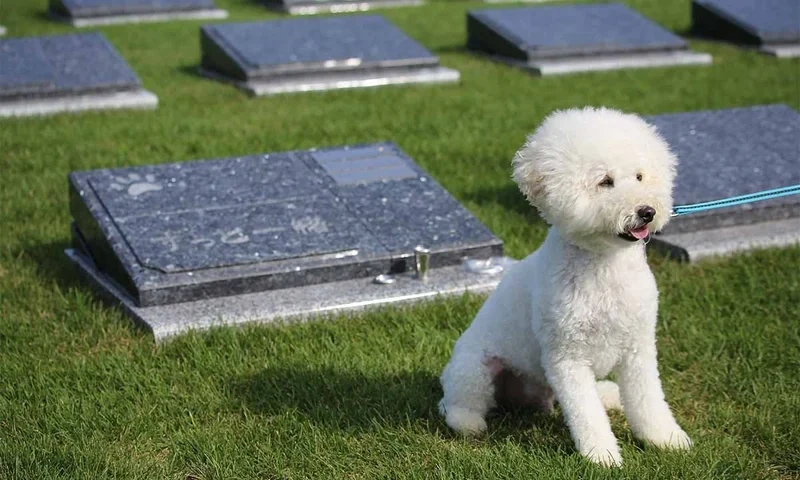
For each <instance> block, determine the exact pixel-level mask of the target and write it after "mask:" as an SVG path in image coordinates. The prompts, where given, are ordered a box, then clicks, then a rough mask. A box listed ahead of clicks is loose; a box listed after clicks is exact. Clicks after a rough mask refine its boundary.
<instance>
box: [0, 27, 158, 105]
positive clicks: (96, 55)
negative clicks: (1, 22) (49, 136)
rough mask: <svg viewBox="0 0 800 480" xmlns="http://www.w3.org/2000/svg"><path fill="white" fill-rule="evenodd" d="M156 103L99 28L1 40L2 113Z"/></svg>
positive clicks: (155, 99)
mask: <svg viewBox="0 0 800 480" xmlns="http://www.w3.org/2000/svg"><path fill="white" fill-rule="evenodd" d="M157 104H158V99H157V98H156V96H155V95H153V94H152V93H150V92H148V91H146V90H144V89H143V88H142V84H141V81H140V80H139V78H138V77H137V76H136V74H135V73H134V72H133V70H131V68H130V67H129V66H128V64H127V63H125V60H123V59H122V57H120V55H119V54H118V53H117V51H116V50H115V49H114V47H113V46H112V45H111V44H110V43H109V42H108V41H107V40H106V39H105V37H103V36H102V35H101V34H99V33H87V34H77V35H76V34H73V35H54V36H45V37H26V38H9V39H5V40H0V117H7V116H25V115H42V114H51V113H57V112H65V111H78V110H96V109H109V108H155V107H156V106H157Z"/></svg>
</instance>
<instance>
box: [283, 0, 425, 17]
mask: <svg viewBox="0 0 800 480" xmlns="http://www.w3.org/2000/svg"><path fill="white" fill-rule="evenodd" d="M424 3H425V2H424V0H378V1H374V2H330V3H320V4H318V5H312V4H306V5H292V4H291V3H289V4H288V5H287V4H285V3H282V2H267V7H269V8H270V9H271V10H275V11H278V12H282V13H288V14H290V15H315V14H318V13H348V12H349V13H352V12H366V11H369V10H375V9H378V8H394V7H415V6H419V5H423V4H424Z"/></svg>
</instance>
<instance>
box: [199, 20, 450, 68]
mask: <svg viewBox="0 0 800 480" xmlns="http://www.w3.org/2000/svg"><path fill="white" fill-rule="evenodd" d="M201 44H202V50H203V60H202V62H203V67H204V68H206V69H209V70H212V71H215V72H219V73H222V74H225V75H228V76H231V77H234V78H237V79H240V80H249V79H253V78H264V77H273V76H281V75H292V74H298V73H308V72H318V71H326V72H329V71H336V70H364V69H377V68H381V69H386V68H393V67H395V68H408V67H415V66H430V65H437V64H438V59H437V58H436V57H435V56H434V55H433V54H432V53H431V52H429V51H428V50H427V49H426V48H425V47H423V46H422V45H420V44H419V43H417V41H415V40H414V39H412V38H411V37H409V36H408V35H406V34H405V33H404V32H403V31H402V30H400V29H399V28H397V27H396V26H394V25H393V24H391V23H390V22H388V21H387V20H386V19H384V18H383V17H380V16H377V15H359V16H353V17H330V18H298V19H288V20H274V21H266V22H249V23H229V24H214V25H206V26H204V27H203V28H202V29H201Z"/></svg>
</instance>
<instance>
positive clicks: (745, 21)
mask: <svg viewBox="0 0 800 480" xmlns="http://www.w3.org/2000/svg"><path fill="white" fill-rule="evenodd" d="M692 31H693V32H694V33H696V34H698V35H702V36H705V37H710V38H716V39H720V40H726V41H729V42H733V43H737V44H742V45H753V46H756V47H758V48H760V49H761V51H762V52H764V53H769V54H772V55H775V56H778V57H797V56H800V1H798V0H693V1H692Z"/></svg>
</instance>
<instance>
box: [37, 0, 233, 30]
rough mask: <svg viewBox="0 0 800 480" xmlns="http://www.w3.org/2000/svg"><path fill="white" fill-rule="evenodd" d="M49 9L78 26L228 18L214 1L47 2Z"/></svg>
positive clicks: (100, 0)
mask: <svg viewBox="0 0 800 480" xmlns="http://www.w3.org/2000/svg"><path fill="white" fill-rule="evenodd" d="M49 8H50V13H51V15H53V16H54V17H56V18H60V19H64V20H67V21H69V22H72V23H73V24H74V25H75V26H78V27H82V26H90V25H103V24H114V23H127V22H140V21H155V20H171V19H179V18H225V17H226V16H227V12H225V11H224V10H219V9H217V8H216V6H215V5H214V1H213V0H50V7H49Z"/></svg>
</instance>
